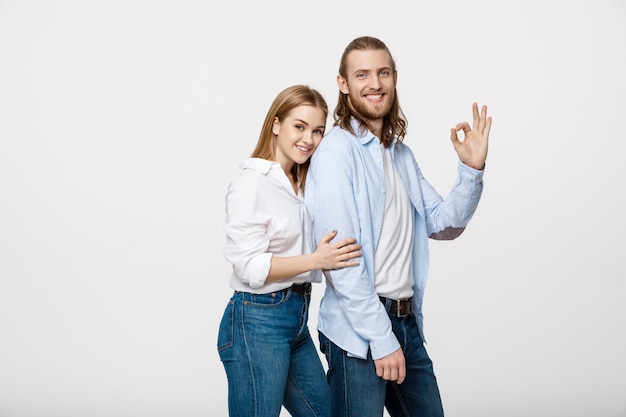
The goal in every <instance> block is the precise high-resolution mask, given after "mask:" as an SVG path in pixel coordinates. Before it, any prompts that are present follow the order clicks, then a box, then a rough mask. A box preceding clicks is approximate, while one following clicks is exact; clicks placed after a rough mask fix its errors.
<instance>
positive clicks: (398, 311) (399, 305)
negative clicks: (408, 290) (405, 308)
mask: <svg viewBox="0 0 626 417" xmlns="http://www.w3.org/2000/svg"><path fill="white" fill-rule="evenodd" d="M394 301H395V302H396V317H397V318H399V319H401V318H404V317H408V316H410V315H411V312H410V311H409V312H408V313H404V314H403V313H402V303H403V301H402V300H399V299H398V300H394ZM404 302H405V303H406V302H408V303H410V302H411V301H407V300H405V301H404ZM409 306H411V305H410V304H409ZM411 307H412V306H411ZM409 310H411V309H410V308H409Z"/></svg>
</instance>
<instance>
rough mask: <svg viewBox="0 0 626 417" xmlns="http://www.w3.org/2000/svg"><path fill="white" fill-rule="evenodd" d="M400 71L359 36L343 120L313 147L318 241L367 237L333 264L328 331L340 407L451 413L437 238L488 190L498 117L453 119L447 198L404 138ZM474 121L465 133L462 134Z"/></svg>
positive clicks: (375, 42) (326, 307) (366, 412)
mask: <svg viewBox="0 0 626 417" xmlns="http://www.w3.org/2000/svg"><path fill="white" fill-rule="evenodd" d="M396 82H397V72H396V66H395V62H394V60H393V58H392V56H391V53H390V52H389V49H388V48H387V46H386V45H385V44H384V43H383V42H382V41H381V40H379V39H376V38H372V37H361V38H357V39H354V40H353V41H352V42H351V43H350V44H349V45H348V46H347V47H346V49H345V51H344V53H343V55H342V58H341V63H340V67H339V75H338V76H337V85H338V87H339V101H338V104H337V107H336V108H335V112H334V119H335V124H334V126H333V128H332V129H331V131H330V132H329V133H328V134H327V135H326V137H325V138H324V139H323V140H322V142H321V144H320V145H319V147H318V150H317V152H316V153H315V154H314V155H313V157H312V160H311V166H310V168H309V173H308V176H307V182H306V186H307V188H306V193H305V202H306V205H307V208H308V210H309V212H310V214H311V216H312V218H313V222H314V230H315V234H316V236H317V239H318V240H319V238H320V237H321V236H324V235H325V234H326V233H327V232H328V231H331V230H338V231H339V235H338V236H337V238H344V237H352V236H354V237H356V238H357V241H358V242H359V243H360V244H361V250H362V262H361V264H360V265H358V266H355V267H352V268H345V269H341V270H339V269H338V270H331V271H325V275H326V278H327V280H326V283H327V285H326V290H325V293H324V296H323V297H322V300H321V305H320V311H319V321H318V330H319V332H320V349H321V351H322V352H323V353H324V354H325V356H326V359H327V361H328V374H327V378H328V381H329V383H330V388H331V405H332V409H333V416H350V417H368V416H373V417H380V416H382V415H383V409H384V408H386V409H387V411H388V412H389V414H390V415H391V416H392V417H395V416H407V415H410V416H421V417H425V416H428V417H432V416H442V415H443V407H442V404H441V398H440V395H439V388H438V385H437V380H436V378H435V374H434V372H433V367H432V362H431V360H430V358H429V356H428V353H427V352H426V350H425V347H424V337H423V327H422V324H423V317H422V301H423V294H424V288H425V285H426V278H427V272H428V271H427V269H428V239H429V238H431V239H438V240H451V239H455V238H456V237H458V236H459V235H460V234H461V233H462V232H463V230H464V229H465V227H466V225H467V224H468V223H469V221H470V219H471V217H472V216H473V214H474V212H475V210H476V207H477V205H478V201H479V199H480V196H481V193H482V189H483V183H482V176H483V169H484V165H485V160H486V157H487V147H488V146H487V145H488V138H489V130H490V128H491V117H487V108H486V106H483V107H482V109H481V112H480V113H479V111H478V105H477V104H476V103H474V104H473V105H472V112H473V125H472V127H470V125H469V124H468V123H466V122H463V123H459V124H457V125H456V126H455V127H454V128H452V129H450V133H451V135H450V137H451V140H452V144H453V146H454V149H455V150H456V152H457V154H458V156H459V160H460V162H459V164H458V178H457V180H456V182H455V184H454V186H453V188H452V190H451V191H450V193H449V195H448V196H447V197H446V198H445V199H444V198H442V197H441V196H440V195H439V194H438V193H437V192H436V191H435V189H434V188H433V187H432V186H431V185H430V184H429V183H428V182H427V180H426V179H425V178H424V176H423V175H422V172H421V170H420V168H419V166H418V164H417V162H416V161H415V158H414V156H413V153H412V152H411V150H410V149H409V148H408V147H407V146H406V145H405V144H403V143H402V140H403V139H404V135H405V133H406V128H407V121H406V119H405V118H404V114H403V112H402V110H401V108H400V104H399V102H398V97H397V94H396ZM461 130H462V131H463V136H464V137H463V139H462V140H461V139H459V137H458V133H459V132H460V131H461Z"/></svg>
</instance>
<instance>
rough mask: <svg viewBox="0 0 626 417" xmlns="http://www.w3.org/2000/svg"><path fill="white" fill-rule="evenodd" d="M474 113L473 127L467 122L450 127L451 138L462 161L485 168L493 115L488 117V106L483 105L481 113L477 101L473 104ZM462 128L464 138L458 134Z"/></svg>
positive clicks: (476, 167)
mask: <svg viewBox="0 0 626 417" xmlns="http://www.w3.org/2000/svg"><path fill="white" fill-rule="evenodd" d="M472 113H473V115H474V121H473V124H472V127H471V128H470V125H469V123H467V122H461V123H459V124H457V125H456V126H455V127H453V128H452V129H450V140H452V145H454V150H455V151H456V153H457V155H459V159H460V160H461V162H463V163H464V164H465V165H467V166H470V167H472V168H474V169H483V168H484V167H485V160H486V159H487V148H488V144H489V130H490V129H491V117H487V106H483V107H482V109H481V111H480V114H479V113H478V104H477V103H473V104H472ZM461 130H462V131H463V136H464V137H463V140H460V139H459V137H458V135H457V132H459V131H461Z"/></svg>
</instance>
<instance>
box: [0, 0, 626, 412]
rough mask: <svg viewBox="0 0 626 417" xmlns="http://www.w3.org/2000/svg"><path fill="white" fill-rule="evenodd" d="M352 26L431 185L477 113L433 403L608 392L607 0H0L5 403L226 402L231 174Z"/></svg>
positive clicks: (615, 212)
mask: <svg viewBox="0 0 626 417" xmlns="http://www.w3.org/2000/svg"><path fill="white" fill-rule="evenodd" d="M361 35H373V36H377V37H380V38H381V39H382V40H383V41H385V42H386V43H387V45H388V46H389V48H390V49H391V51H392V53H393V54H394V57H395V59H396V63H397V64H398V70H399V81H398V92H399V98H400V101H401V103H402V106H403V108H404V111H405V113H406V115H407V117H408V120H409V134H408V136H407V138H406V143H407V144H409V145H410V146H411V147H412V149H413V150H414V151H415V154H416V156H417V158H418V161H419V163H420V164H421V166H422V168H423V170H424V172H425V174H426V176H427V178H428V179H429V180H430V181H431V183H432V184H433V185H435V187H436V188H437V189H438V190H439V191H440V192H441V193H442V194H445V193H447V191H448V189H449V188H450V186H451V184H452V181H453V180H454V176H455V170H456V154H455V153H454V150H453V148H452V145H451V144H450V142H449V139H448V137H449V134H448V132H449V128H450V127H452V126H454V125H455V124H456V123H457V122H459V121H464V120H467V121H471V103H472V102H473V101H477V102H478V103H479V104H487V105H488V106H489V111H490V113H491V115H492V116H493V117H494V125H493V128H492V132H491V144H490V153H489V158H488V162H487V171H486V173H485V192H484V195H483V200H482V201H481V204H480V206H479V209H478V212H477V213H476V215H475V217H474V219H473V220H472V222H471V223H470V226H469V228H468V229H467V230H466V232H465V233H464V235H462V236H461V237H460V238H459V239H458V240H456V241H453V242H433V243H432V244H431V252H432V261H431V265H432V266H431V271H430V283H429V287H428V290H427V294H426V302H425V315H426V328H425V331H426V335H427V338H428V340H429V345H428V348H429V352H430V354H431V356H432V357H433V360H434V363H435V371H436V373H437V375H438V378H439V381H440V388H441V391H442V396H443V400H444V406H445V409H446V412H447V415H448V416H449V417H502V416H506V417H518V416H519V417H521V416H529V415H533V416H537V417H591V416H593V417H624V416H626V396H625V395H624V387H625V386H626V360H625V359H624V352H626V335H625V332H624V329H625V328H626V303H624V301H623V300H624V298H625V296H626V284H625V278H626V268H625V267H624V253H625V250H624V249H625V244H624V235H625V232H626V230H625V226H624V220H623V219H624V215H623V212H624V210H623V203H624V193H625V186H624V181H623V180H622V175H623V162H622V161H623V159H624V154H625V152H626V146H625V145H624V142H625V141H624V140H623V136H624V134H623V123H624V118H625V116H626V105H625V104H624V97H625V94H626V82H625V77H624V74H626V48H624V41H625V40H626V2H624V1H621V0H613V1H610V0H600V1H574V2H560V1H556V0H549V1H510V2H507V1H503V2H495V1H485V0H479V1H475V2H465V1H462V0H457V1H442V2H422V1H419V2H400V1H391V2H383V3H381V2H373V1H361V2H343V3H342V2H327V1H321V2H310V3H307V4H299V3H293V2H288V1H273V0H272V1H269V2H254V1H247V2H244V3H241V2H239V3H236V2H235V3H227V2H220V3H213V2H207V1H204V2H201V1H193V0H177V1H168V0H164V1H148V0H125V1H121V0H112V1H98V0H95V1H79V0H60V1H56V2H46V1H37V0H31V1H28V0H26V1H12V0H0V60H1V63H0V417H86V416H89V417H143V416H150V417H170V416H185V417H196V416H198V417H199V416H211V417H214V416H217V417H219V416H226V415H227V399H226V398H227V390H226V377H225V374H224V371H223V368H222V365H221V363H220V361H219V358H218V355H217V351H216V346H215V345H216V334H217V328H218V323H219V320H220V317H221V314H222V311H223V308H224V306H225V304H226V302H227V300H228V298H229V297H230V293H231V291H230V289H229V288H228V276H229V272H230V267H229V265H227V264H226V262H225V260H224V258H223V256H222V249H221V244H222V241H223V232H222V226H223V222H224V193H225V190H226V186H227V184H228V182H229V181H230V178H231V177H232V175H233V174H234V173H235V171H236V169H237V165H238V163H239V162H240V161H241V160H242V159H244V158H246V157H248V155H249V154H250V152H251V151H252V149H253V147H254V144H255V142H256V139H257V135H258V132H259V129H260V127H261V123H262V120H263V118H264V116H265V112H266V111H267V109H268V107H269V104H270V103H271V101H272V99H273V98H274V96H275V95H276V94H277V93H278V92H279V91H280V90H282V89H283V88H284V87H286V86H288V85H291V84H296V83H304V84H308V85H311V86H312V87H314V88H317V89H319V90H320V91H321V92H322V93H323V94H324V95H325V97H326V98H327V100H328V102H329V106H330V108H331V109H332V108H333V107H334V105H335V102H336V95H337V89H336V85H335V76H336V73H337V68H338V64H339V58H340V55H341V53H342V51H343V48H344V47H345V46H346V44H347V43H348V42H349V41H350V40H352V39H353V38H354V37H357V36H361ZM322 288H323V286H322V285H320V286H319V287H316V289H315V293H314V300H313V311H312V315H311V320H310V327H311V329H312V330H313V334H314V340H316V341H317V334H316V332H315V331H314V329H315V325H316V323H317V320H316V313H317V307H316V303H317V302H318V300H319V296H320V294H321V292H322ZM285 415H286V414H285Z"/></svg>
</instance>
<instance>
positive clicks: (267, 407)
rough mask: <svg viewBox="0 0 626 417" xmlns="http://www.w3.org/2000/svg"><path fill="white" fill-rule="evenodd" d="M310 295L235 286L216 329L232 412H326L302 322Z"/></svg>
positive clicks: (322, 382)
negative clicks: (255, 291) (240, 289)
mask: <svg viewBox="0 0 626 417" xmlns="http://www.w3.org/2000/svg"><path fill="white" fill-rule="evenodd" d="M310 302H311V298H310V295H303V294H298V293H295V292H292V290H291V289H290V288H289V289H285V290H283V291H278V292H274V293H268V294H252V293H247V292H238V291H236V292H235V293H234V294H233V296H232V298H231V299H230V301H229V303H228V305H227V306H226V309H225V311H224V315H223V317H222V321H221V323H220V329H219V334H218V341H217V347H218V351H219V355H220V359H221V360H222V363H223V365H224V369H225V370H226V376H227V377H228V412H229V415H230V416H231V417H233V416H241V417H277V416H278V415H279V414H280V409H281V405H284V407H285V408H286V409H287V411H289V413H291V415H292V416H294V417H313V416H315V417H320V416H324V417H328V416H330V401H329V398H330V392H329V388H328V384H327V382H326V377H325V373H324V368H323V367H322V363H321V361H320V357H319V354H318V352H317V349H316V347H315V345H314V343H313V340H312V339H311V335H310V333H309V329H308V326H307V321H308V314H309V303H310Z"/></svg>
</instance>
